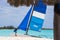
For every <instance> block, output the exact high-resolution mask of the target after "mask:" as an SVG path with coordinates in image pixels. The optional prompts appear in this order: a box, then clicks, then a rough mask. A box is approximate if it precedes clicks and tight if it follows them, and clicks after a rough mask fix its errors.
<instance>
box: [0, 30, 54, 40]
mask: <svg viewBox="0 0 60 40" xmlns="http://www.w3.org/2000/svg"><path fill="white" fill-rule="evenodd" d="M25 33H26V32H25V31H22V30H18V31H17V34H25ZM11 34H14V29H11V30H8V29H4V30H0V36H10V35H11ZM28 35H30V36H36V37H41V38H50V39H53V38H54V33H53V30H41V31H40V32H37V31H32V30H29V31H28Z"/></svg>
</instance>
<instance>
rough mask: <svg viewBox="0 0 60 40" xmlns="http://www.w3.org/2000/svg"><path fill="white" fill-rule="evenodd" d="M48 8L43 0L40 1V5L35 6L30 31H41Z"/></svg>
mask: <svg viewBox="0 0 60 40" xmlns="http://www.w3.org/2000/svg"><path fill="white" fill-rule="evenodd" d="M46 8H47V7H46V5H45V4H44V3H43V2H42V0H39V2H38V4H37V5H35V6H34V10H33V15H32V18H31V21H30V30H34V31H40V30H41V28H42V26H43V23H44V19H45V15H46Z"/></svg>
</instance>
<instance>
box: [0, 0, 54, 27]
mask: <svg viewBox="0 0 60 40" xmlns="http://www.w3.org/2000/svg"><path fill="white" fill-rule="evenodd" d="M29 8H30V6H29V7H26V6H19V7H17V8H16V7H13V6H10V5H9V4H8V3H7V0H1V1H0V27H1V26H2V27H3V26H10V25H12V26H15V27H18V26H19V24H20V23H21V21H22V20H23V18H24V17H25V15H26V13H27V12H28V10H29ZM53 9H54V7H53V6H47V11H46V17H45V21H44V24H43V28H53V17H54V12H53Z"/></svg>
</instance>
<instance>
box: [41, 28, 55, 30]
mask: <svg viewBox="0 0 60 40" xmlns="http://www.w3.org/2000/svg"><path fill="white" fill-rule="evenodd" d="M42 30H54V29H53V28H42Z"/></svg>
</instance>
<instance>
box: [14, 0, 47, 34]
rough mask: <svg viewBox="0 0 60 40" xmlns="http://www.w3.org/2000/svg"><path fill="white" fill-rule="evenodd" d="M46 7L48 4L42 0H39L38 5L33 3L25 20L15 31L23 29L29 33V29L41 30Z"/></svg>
mask: <svg viewBox="0 0 60 40" xmlns="http://www.w3.org/2000/svg"><path fill="white" fill-rule="evenodd" d="M46 8H47V7H46V4H44V3H43V2H42V0H39V2H38V3H37V5H32V6H31V8H30V9H29V11H28V13H27V14H26V16H25V17H24V19H23V21H22V22H21V24H20V25H19V26H18V28H17V29H15V30H14V32H15V33H17V30H18V29H21V30H23V31H26V35H28V30H33V31H41V28H42V26H43V23H44V19H45V15H46Z"/></svg>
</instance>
